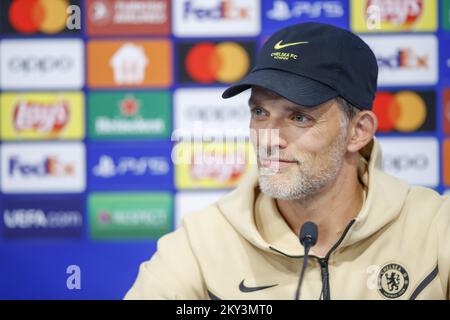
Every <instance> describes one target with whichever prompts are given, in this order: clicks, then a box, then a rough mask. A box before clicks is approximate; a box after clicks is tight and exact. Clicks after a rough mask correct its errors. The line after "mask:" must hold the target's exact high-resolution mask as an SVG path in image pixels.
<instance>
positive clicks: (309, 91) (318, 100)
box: [222, 69, 339, 107]
mask: <svg viewBox="0 0 450 320" xmlns="http://www.w3.org/2000/svg"><path fill="white" fill-rule="evenodd" d="M252 86H259V87H262V88H264V89H267V90H270V91H273V92H275V93H276V94H278V95H280V96H282V97H283V98H285V99H288V100H290V101H292V102H294V103H296V104H298V105H301V106H305V107H313V106H317V105H319V104H322V103H324V102H326V101H328V100H330V99H333V98H336V97H337V96H339V93H338V92H337V91H335V90H334V89H333V88H331V87H329V86H327V85H325V84H323V83H321V82H318V81H315V80H312V79H310V78H307V77H303V76H300V75H297V74H293V73H290V72H286V71H282V70H275V69H261V70H256V71H253V72H251V73H249V74H248V75H247V76H246V77H245V78H244V79H242V80H241V81H240V82H238V83H236V84H234V85H232V86H231V87H229V88H228V89H226V90H225V91H224V92H223V93H222V98H224V99H227V98H231V97H233V96H235V95H237V94H239V93H241V92H243V91H245V90H247V89H249V88H251V87H252Z"/></svg>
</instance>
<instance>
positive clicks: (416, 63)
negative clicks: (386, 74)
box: [377, 48, 428, 69]
mask: <svg viewBox="0 0 450 320" xmlns="http://www.w3.org/2000/svg"><path fill="white" fill-rule="evenodd" d="M377 60H378V66H379V67H380V68H418V69H419V68H421V69H427V68H428V56H426V55H417V54H415V53H414V51H413V50H412V49H410V48H408V49H400V50H398V51H397V53H396V54H394V55H391V56H381V57H379V58H378V59H377Z"/></svg>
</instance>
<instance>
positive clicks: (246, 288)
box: [239, 279, 278, 293]
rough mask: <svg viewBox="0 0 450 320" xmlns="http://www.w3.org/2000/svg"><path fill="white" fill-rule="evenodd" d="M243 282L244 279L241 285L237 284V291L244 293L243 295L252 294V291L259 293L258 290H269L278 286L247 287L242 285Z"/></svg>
mask: <svg viewBox="0 0 450 320" xmlns="http://www.w3.org/2000/svg"><path fill="white" fill-rule="evenodd" d="M244 281H245V279H244V280H242V281H241V283H239V291H241V292H245V293H248V292H254V291H259V290H264V289H269V288H272V287H275V286H277V285H278V284H272V285H270V286H260V287H247V286H246V285H245V284H244Z"/></svg>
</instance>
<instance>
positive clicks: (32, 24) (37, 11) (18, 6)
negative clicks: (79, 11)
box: [8, 0, 70, 34]
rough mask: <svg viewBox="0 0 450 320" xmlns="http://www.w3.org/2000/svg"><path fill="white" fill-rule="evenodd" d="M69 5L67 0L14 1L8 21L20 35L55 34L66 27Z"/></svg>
mask: <svg viewBox="0 0 450 320" xmlns="http://www.w3.org/2000/svg"><path fill="white" fill-rule="evenodd" d="M69 5H70V3H69V1H68V0H14V1H13V2H12V3H11V6H10V7H9V11H8V14H9V21H10V24H11V26H12V27H13V28H14V29H16V30H17V31H19V32H21V33H36V32H42V33H47V34H52V33H57V32H60V31H62V30H63V29H64V28H65V27H66V21H67V16H68V14H67V8H68V7H69Z"/></svg>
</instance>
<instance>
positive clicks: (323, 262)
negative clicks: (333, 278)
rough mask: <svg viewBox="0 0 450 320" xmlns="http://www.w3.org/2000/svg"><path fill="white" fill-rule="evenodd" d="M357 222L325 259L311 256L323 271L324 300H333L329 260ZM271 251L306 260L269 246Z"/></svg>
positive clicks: (322, 295)
mask: <svg viewBox="0 0 450 320" xmlns="http://www.w3.org/2000/svg"><path fill="white" fill-rule="evenodd" d="M355 221H356V220H355V219H353V220H352V221H350V223H349V224H348V225H347V227H346V228H345V230H344V233H343V234H342V236H341V237H340V238H339V240H338V241H337V242H336V243H335V244H334V246H333V247H332V248H331V249H330V251H328V253H327V254H326V256H325V258H319V257H317V256H315V255H310V256H309V257H311V258H315V259H317V261H318V262H319V264H320V271H321V275H322V292H321V295H320V296H321V297H322V299H323V300H331V294H330V275H329V271H328V260H329V258H330V255H331V254H332V253H333V251H335V250H336V249H337V247H339V245H340V244H341V242H342V241H343V240H344V238H345V236H346V235H347V233H348V231H349V230H350V228H351V227H352V225H353V224H354V223H355ZM269 249H270V250H273V251H275V252H278V253H280V254H281V255H284V256H286V257H289V258H304V256H291V255H288V254H285V253H284V252H282V251H280V250H277V249H275V248H274V247H271V246H269ZM319 299H320V298H319Z"/></svg>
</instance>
